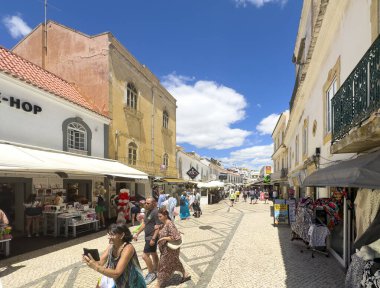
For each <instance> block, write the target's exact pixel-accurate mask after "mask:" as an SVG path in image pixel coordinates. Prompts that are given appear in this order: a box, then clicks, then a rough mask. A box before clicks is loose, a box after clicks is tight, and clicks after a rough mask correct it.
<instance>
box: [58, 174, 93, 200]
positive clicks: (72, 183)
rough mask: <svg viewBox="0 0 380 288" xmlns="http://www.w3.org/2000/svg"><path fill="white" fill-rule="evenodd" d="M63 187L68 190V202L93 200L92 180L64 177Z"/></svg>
mask: <svg viewBox="0 0 380 288" xmlns="http://www.w3.org/2000/svg"><path fill="white" fill-rule="evenodd" d="M63 187H64V189H66V191H67V196H66V199H65V200H66V202H67V203H74V202H80V203H81V204H87V203H89V202H91V201H92V181H91V180H77V179H64V180H63Z"/></svg>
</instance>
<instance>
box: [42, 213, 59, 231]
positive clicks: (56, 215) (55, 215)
mask: <svg viewBox="0 0 380 288" xmlns="http://www.w3.org/2000/svg"><path fill="white" fill-rule="evenodd" d="M62 213H63V212H59V211H43V212H42V214H43V218H44V235H45V236H46V235H48V218H51V217H52V218H53V219H52V220H53V223H54V224H53V232H52V235H53V236H54V237H57V236H58V215H60V214H62Z"/></svg>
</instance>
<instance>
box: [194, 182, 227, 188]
mask: <svg viewBox="0 0 380 288" xmlns="http://www.w3.org/2000/svg"><path fill="white" fill-rule="evenodd" d="M222 187H224V183H223V182H220V181H216V180H215V181H210V182H207V183H198V188H222Z"/></svg>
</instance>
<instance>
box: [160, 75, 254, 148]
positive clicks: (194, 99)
mask: <svg viewBox="0 0 380 288" xmlns="http://www.w3.org/2000/svg"><path fill="white" fill-rule="evenodd" d="M163 85H164V86H165V87H166V88H167V89H168V91H169V92H170V93H171V94H172V95H173V96H174V97H175V98H176V99H177V106H178V108H177V142H178V143H189V144H191V145H194V146H195V147H197V148H209V149H228V148H233V147H239V146H241V145H242V144H243V143H244V140H245V139H246V137H247V136H249V135H250V134H251V132H249V131H246V130H243V129H237V128H232V127H231V125H232V124H234V123H236V122H238V121H240V120H243V119H244V118H245V110H244V109H245V108H246V106H247V102H246V100H245V98H244V96H243V95H241V94H239V93H238V92H236V91H235V90H234V89H232V88H228V87H226V86H223V85H220V84H218V83H215V82H213V81H204V80H199V81H196V82H194V78H189V77H185V76H180V75H176V74H175V73H173V74H170V75H168V76H165V77H164V81H163Z"/></svg>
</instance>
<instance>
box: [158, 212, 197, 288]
mask: <svg viewBox="0 0 380 288" xmlns="http://www.w3.org/2000/svg"><path fill="white" fill-rule="evenodd" d="M158 218H159V219H160V221H161V222H162V224H161V225H160V229H159V240H158V247H159V249H160V253H161V255H160V261H159V264H158V273H157V284H156V287H157V288H160V287H163V286H164V285H165V283H166V282H167V281H168V280H169V279H170V277H171V276H172V274H173V273H174V272H176V271H179V272H180V273H181V274H182V281H181V282H184V281H187V280H189V279H190V276H189V274H188V273H186V271H185V268H184V267H183V265H182V263H181V260H179V253H180V249H181V248H179V247H178V248H177V247H176V248H177V249H172V248H170V247H169V246H168V243H169V242H171V241H178V240H181V234H180V232H179V231H178V229H177V227H176V226H175V225H174V223H173V222H172V221H171V219H170V217H169V212H168V211H167V210H166V209H165V208H164V207H163V208H161V209H160V210H159V211H158Z"/></svg>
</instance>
